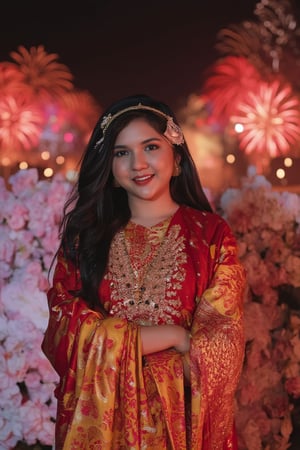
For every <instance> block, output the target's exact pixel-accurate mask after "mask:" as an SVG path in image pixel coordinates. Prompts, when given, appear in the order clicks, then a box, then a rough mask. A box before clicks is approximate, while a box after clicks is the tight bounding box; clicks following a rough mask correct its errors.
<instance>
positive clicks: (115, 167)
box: [111, 159, 124, 178]
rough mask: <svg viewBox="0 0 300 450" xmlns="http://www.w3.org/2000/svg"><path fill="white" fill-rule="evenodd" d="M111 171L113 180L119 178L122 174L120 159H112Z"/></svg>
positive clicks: (122, 167) (122, 166) (122, 165)
mask: <svg viewBox="0 0 300 450" xmlns="http://www.w3.org/2000/svg"><path fill="white" fill-rule="evenodd" d="M111 170H112V174H113V176H114V177H115V178H118V177H120V176H121V175H122V173H123V172H124V163H123V162H122V159H114V160H113V163H112V167H111Z"/></svg>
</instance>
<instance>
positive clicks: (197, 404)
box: [190, 227, 245, 449]
mask: <svg viewBox="0 0 300 450" xmlns="http://www.w3.org/2000/svg"><path fill="white" fill-rule="evenodd" d="M210 256H211V258H212V260H213V266H214V270H213V276H212V280H211V282H210V284H209V286H208V288H207V289H206V290H205V291H204V293H203V294H202V296H201V298H200V299H198V306H197V309H196V313H195V315H194V320H193V325H192V336H193V337H192V346H191V351H190V358H191V386H192V394H193V395H192V404H193V408H192V411H193V415H192V421H193V424H192V430H193V433H194V437H193V439H200V440H202V438H203V439H204V441H205V440H206V439H208V435H210V439H211V440H212V443H211V445H212V447H211V448H214V449H222V448H223V446H222V445H223V444H222V443H223V442H224V440H225V438H226V436H228V435H229V434H230V432H231V430H232V425H233V417H234V411H233V406H234V394H235V390H236V387H237V383H238V380H239V377H240V373H241V370H242V364H243V358H244V333H243V322H242V302H243V294H244V289H245V271H244V268H243V267H242V266H241V264H240V262H239V260H238V257H237V247H236V242H235V238H234V237H233V235H232V233H231V231H230V230H229V228H227V227H225V233H223V234H222V235H221V238H220V239H219V242H218V241H217V242H216V245H212V246H211V248H210ZM200 387H201V389H200ZM199 417H200V420H199ZM199 422H202V424H203V426H204V434H203V437H202V436H200V435H198V434H197V433H198V431H199V430H200V429H201V427H199Z"/></svg>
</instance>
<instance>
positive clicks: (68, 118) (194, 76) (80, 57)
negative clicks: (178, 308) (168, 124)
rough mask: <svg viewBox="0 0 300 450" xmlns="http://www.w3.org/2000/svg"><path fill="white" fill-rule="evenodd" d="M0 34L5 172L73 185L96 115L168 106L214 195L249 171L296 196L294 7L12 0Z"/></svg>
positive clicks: (1, 167) (285, 2) (0, 149)
mask: <svg viewBox="0 0 300 450" xmlns="http://www.w3.org/2000/svg"><path fill="white" fill-rule="evenodd" d="M1 10H2V18H3V20H2V25H1V28H0V39H1V45H0V174H1V175H2V176H4V178H5V179H6V180H7V179H8V178H9V176H10V175H11V174H12V173H14V172H15V171H17V170H19V169H20V168H21V169H22V168H27V167H37V168H38V169H39V172H40V175H41V177H46V178H47V177H48V178H49V177H52V176H53V174H54V173H57V172H58V171H60V172H63V173H64V174H65V175H66V177H67V178H68V179H69V180H73V179H75V178H76V173H77V165H78V161H79V158H80V155H81V154H82V152H83V150H84V148H85V145H86V142H87V140H88V138H89V136H90V132H91V130H92V128H93V126H94V125H95V122H96V120H97V118H98V116H99V114H100V113H101V112H102V111H103V110H104V109H105V108H106V107H108V106H109V105H110V104H111V103H112V102H113V101H115V100H117V99H119V98H120V97H122V96H125V95H129V94H133V93H146V94H149V95H152V96H154V97H156V98H158V99H160V100H163V101H165V102H166V103H168V104H169V105H170V106H171V107H172V108H173V110H174V112H175V114H176V116H177V118H178V120H179V122H180V124H181V126H182V127H183V129H184V133H185V135H186V139H187V142H188V144H189V146H190V149H191V152H192V154H193V157H194V159H195V162H196V165H197V168H198V170H199V173H200V176H201V178H202V183H203V184H204V185H205V187H207V188H208V189H210V190H211V191H212V193H213V195H217V196H218V195H219V194H220V193H221V192H223V191H224V190H225V189H226V188H228V187H231V186H238V185H239V183H240V180H241V178H242V177H243V176H245V174H246V173H247V170H249V167H252V168H253V167H254V168H255V170H256V171H257V172H258V173H263V174H264V175H265V176H266V177H267V178H268V179H269V181H271V182H272V185H273V186H274V188H275V189H284V190H290V191H296V192H299V184H300V180H299V178H300V176H299V173H300V162H299V161H300V159H299V157H300V152H299V141H300V139H299V138H300V118H299V117H300V112H299V111H300V108H299V102H300V100H299V89H300V56H299V53H300V45H299V40H300V33H299V30H300V28H299V11H300V5H299V3H298V2H297V1H296V0H295V1H293V0H291V1H290V0H262V1H260V2H256V1H254V0H243V1H242V2H241V1H238V0H229V1H226V2H223V1H213V2H201V1H192V0H186V1H184V2H183V1H179V0H173V1H168V0H166V1H163V2H161V1H156V0H154V1H151V2H141V1H137V0H130V1H126V2H124V1H108V0H98V1H90V0H87V1H84V2H81V3H80V4H79V5H75V4H74V3H73V2H72V3H71V2H68V1H66V2H60V3H59V2H51V3H43V4H41V2H34V1H33V2H31V1H28V2H26V3H25V2H22V3H21V2H20V3H18V4H17V3H16V2H10V3H9V2H7V3H5V4H3V5H2V6H1Z"/></svg>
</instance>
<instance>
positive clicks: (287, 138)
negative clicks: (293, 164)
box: [232, 80, 300, 157]
mask: <svg viewBox="0 0 300 450" xmlns="http://www.w3.org/2000/svg"><path fill="white" fill-rule="evenodd" d="M299 106H300V102H299V99H298V98H297V97H296V96H294V95H293V93H292V89H291V87H290V85H289V84H286V85H284V86H282V85H281V83H280V81H279V80H275V81H273V82H272V83H265V82H261V83H260V85H259V86H258V88H257V90H256V92H249V93H248V97H247V101H245V102H243V103H241V104H240V105H239V106H238V113H237V114H236V115H235V116H233V117H232V122H233V123H234V124H241V125H242V131H241V133H240V134H239V137H240V147H241V149H243V150H244V151H245V152H246V153H247V154H250V153H261V154H263V153H268V154H269V156H270V157H276V156H279V155H281V154H285V153H287V152H288V151H289V150H290V149H291V146H292V145H294V144H295V143H296V142H297V141H298V140H299V139H300V110H299Z"/></svg>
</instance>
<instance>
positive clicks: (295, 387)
mask: <svg viewBox="0 0 300 450" xmlns="http://www.w3.org/2000/svg"><path fill="white" fill-rule="evenodd" d="M285 388H286V390H287V392H288V393H289V394H290V395H292V396H293V397H294V398H299V397H300V375H299V376H297V377H293V378H288V379H287V380H286V382H285Z"/></svg>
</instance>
